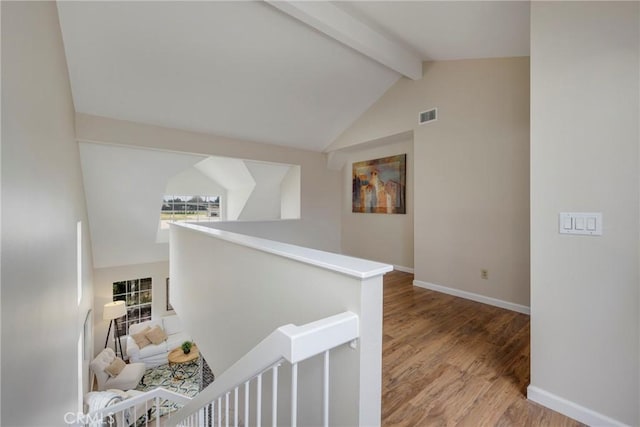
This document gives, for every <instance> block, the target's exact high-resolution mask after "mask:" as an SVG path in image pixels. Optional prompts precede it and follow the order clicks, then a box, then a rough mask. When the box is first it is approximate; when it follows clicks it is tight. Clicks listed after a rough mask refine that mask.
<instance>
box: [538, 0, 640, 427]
mask: <svg viewBox="0 0 640 427" xmlns="http://www.w3.org/2000/svg"><path fill="white" fill-rule="evenodd" d="M639 36H640V3H638V2H589V1H585V2H532V3H531V385H530V391H531V392H530V394H529V397H530V398H531V399H532V400H535V401H537V402H540V403H542V404H545V405H547V406H550V407H552V408H554V409H556V410H557V411H560V412H563V413H565V414H568V415H570V416H573V417H574V418H576V419H578V420H579V421H582V422H584V423H588V424H592V425H612V423H611V420H612V419H613V420H615V421H616V422H617V423H620V424H626V425H630V426H637V425H640V413H639V410H640V409H639V408H640V404H639V402H640V390H639V389H640V366H639V365H640V362H639V361H640V351H639V346H640V344H639V340H640V292H639V279H640V277H639V250H638V247H639V244H640V240H639V234H638V233H639V232H640V230H639V220H638V219H639V218H640V209H639V203H640V197H639V193H640V185H639V177H640V166H639V158H638V156H639V154H640V150H639V147H638V146H639V137H640V133H639V129H638V124H639V117H640V93H639V90H640V84H639V83H640V82H639V80H640V40H639ZM559 212H602V216H603V234H602V236H578V235H560V234H559V233H558V214H559Z"/></svg>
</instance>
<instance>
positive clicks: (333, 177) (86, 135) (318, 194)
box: [76, 114, 340, 252]
mask: <svg viewBox="0 0 640 427" xmlns="http://www.w3.org/2000/svg"><path fill="white" fill-rule="evenodd" d="M76 134H77V137H78V139H79V140H81V141H89V142H104V143H110V144H124V145H129V146H136V147H147V148H155V149H162V150H171V151H179V152H187V153H192V154H204V155H215V156H222V157H234V158H238V159H245V160H259V161H265V162H274V163H284V164H291V165H299V166H300V168H301V170H300V173H301V190H300V191H301V200H300V210H301V214H300V216H301V220H300V224H301V231H302V232H303V234H304V236H303V237H304V239H303V240H309V241H313V242H315V244H314V247H315V248H318V249H323V250H329V251H333V252H339V251H340V192H339V189H340V173H339V172H337V171H333V170H329V169H327V167H326V162H327V159H326V155H324V154H322V153H317V152H312V151H304V150H295V149H292V148H289V147H280V146H276V145H268V144H259V143H255V142H250V141H243V140H235V139H230V138H224V137H219V136H215V135H207V134H200V133H194V132H187V131H182V130H177V129H169V128H162V127H158V126H151V125H144V124H140V123H133V122H127V121H122V120H114V119H107V118H103V117H96V116H89V115H86V114H77V115H76ZM265 227H267V228H268V225H265Z"/></svg>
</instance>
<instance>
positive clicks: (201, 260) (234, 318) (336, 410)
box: [171, 221, 390, 426]
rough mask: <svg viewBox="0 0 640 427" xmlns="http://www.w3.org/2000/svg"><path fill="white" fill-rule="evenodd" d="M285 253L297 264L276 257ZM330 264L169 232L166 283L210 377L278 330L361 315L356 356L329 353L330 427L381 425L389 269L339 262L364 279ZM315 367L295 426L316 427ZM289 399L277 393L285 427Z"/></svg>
mask: <svg viewBox="0 0 640 427" xmlns="http://www.w3.org/2000/svg"><path fill="white" fill-rule="evenodd" d="M279 223H289V224H295V223H296V222H295V221H281V222H279ZM289 251H290V252H291V253H293V254H295V255H296V256H298V258H297V259H296V258H294V259H292V258H288V257H285V256H282V255H281V254H283V253H285V252H289ZM308 258H314V259H317V260H319V261H320V265H322V267H320V266H317V265H310V264H307V263H305V262H304V261H301V260H303V259H308ZM331 264H335V257H331V256H328V255H327V254H315V256H314V254H311V255H310V254H309V253H308V252H305V251H300V249H298V250H290V249H288V248H282V247H281V246H278V250H277V251H276V253H272V252H267V251H263V250H260V249H257V246H252V247H249V246H244V245H242V244H238V243H235V242H230V241H225V240H223V239H219V238H216V237H213V236H211V235H208V234H205V233H202V232H199V231H194V230H190V229H186V228H183V227H179V226H172V227H171V280H172V281H173V284H174V285H175V288H174V289H175V290H174V291H173V292H174V293H173V295H174V297H175V298H172V300H173V301H174V306H175V309H176V312H177V313H178V315H179V316H180V317H181V319H182V320H183V323H184V324H185V326H186V327H187V328H189V332H190V333H191V335H192V336H193V338H194V340H195V341H197V342H198V346H199V348H200V349H201V350H202V354H203V355H204V357H205V359H206V360H207V362H208V364H209V366H210V367H211V369H212V371H213V372H214V373H215V374H220V373H222V372H224V371H225V370H226V369H227V368H228V367H229V366H231V365H232V364H233V363H234V362H235V361H237V360H238V359H239V358H240V357H241V356H243V355H244V354H245V353H246V352H247V351H249V350H250V349H252V348H253V347H254V346H255V345H257V344H258V343H259V342H260V341H261V340H262V339H264V338H265V337H266V336H268V335H269V334H270V333H271V332H273V331H274V330H275V329H276V328H278V327H280V326H283V325H286V324H289V323H293V324H296V325H302V324H305V323H308V322H312V321H315V320H320V319H322V318H324V317H327V316H331V315H334V314H338V313H342V312H344V311H347V310H348V311H352V312H354V313H356V314H357V315H358V316H359V321H360V324H359V333H360V338H359V340H358V345H357V348H356V349H351V348H349V347H348V346H342V347H340V348H338V349H336V351H333V352H332V353H331V362H330V364H331V371H330V375H331V377H330V387H331V393H330V404H329V406H330V408H331V409H330V411H331V419H330V422H329V425H332V426H333V425H336V426H338V425H343V426H357V425H362V426H375V425H380V399H381V377H382V374H381V364H382V361H381V358H382V275H381V273H380V272H381V271H385V270H387V268H390V266H386V265H382V264H379V263H368V262H363V261H359V262H356V263H353V262H352V261H349V262H348V263H346V262H345V263H343V264H342V265H343V266H344V265H347V264H348V265H349V266H350V267H351V268H353V269H357V270H358V271H359V273H362V275H365V276H369V274H370V276H369V277H368V278H367V279H361V278H360V277H356V276H357V275H347V274H342V273H338V272H336V271H333V270H331V269H329V268H326V267H325V266H327V265H331ZM249 266H250V268H248V267H249ZM375 271H377V273H375ZM365 273H366V274H365ZM315 362H316V364H315V365H312V367H313V368H314V369H313V370H311V371H309V370H308V369H309V368H308V366H309V365H306V366H305V365H302V366H303V368H302V369H304V373H303V374H302V375H301V377H300V384H299V387H300V389H299V394H298V399H299V407H298V416H299V418H298V422H299V425H305V426H308V425H320V424H321V411H320V408H321V405H320V404H319V402H321V399H322V398H321V393H320V392H321V386H320V384H321V381H322V380H321V375H320V372H321V369H322V368H321V366H322V365H321V363H320V362H321V360H317V359H316V361H315ZM286 371H287V366H286V365H283V369H281V370H280V375H282V376H281V377H280V379H279V381H278V382H279V384H287V383H288V381H287V380H286ZM266 380H267V381H268V379H266ZM314 386H315V387H314ZM252 387H254V386H252ZM268 390H269V388H268V385H265V392H264V394H267V397H265V399H266V400H265V402H269V401H270V399H269V397H268ZM289 402H290V399H288V398H287V394H286V393H282V394H280V393H279V395H278V403H279V411H278V415H279V421H280V422H279V424H281V425H290V419H289V418H288V417H289V413H290V410H288V408H287V407H288V405H289ZM269 407H270V405H263V410H264V411H265V412H264V413H263V419H269V416H268V412H267V411H269Z"/></svg>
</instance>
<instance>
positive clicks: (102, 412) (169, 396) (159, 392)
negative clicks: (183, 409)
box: [83, 387, 191, 426]
mask: <svg viewBox="0 0 640 427" xmlns="http://www.w3.org/2000/svg"><path fill="white" fill-rule="evenodd" d="M164 400H167V401H170V402H173V403H177V404H180V405H186V404H187V403H188V402H189V401H190V400H191V398H190V397H188V396H185V395H182V394H178V393H175V392H173V391H170V390H167V389H164V388H162V387H158V388H155V389H153V390H150V391H147V392H145V393H141V394H139V395H137V396H134V397H130V398H127V399H125V400H123V401H121V402H118V403H116V404H115V405H110V406H107V407H106V408H102V409H98V410H95V411H92V412H89V413H87V414H84V415H83V417H84V419H85V420H87V422H86V424H91V425H93V424H94V423H95V422H96V420H99V419H106V418H108V417H110V416H115V417H123V419H124V417H125V413H126V411H131V412H130V414H131V415H132V416H131V417H129V418H130V419H131V420H137V419H138V418H139V417H140V416H142V415H144V414H147V413H148V411H149V409H151V408H149V402H153V407H154V408H155V414H156V418H155V425H156V426H159V425H160V417H159V416H158V414H159V413H160V403H161V401H164ZM139 405H144V414H138V411H137V409H136V408H137V406H139Z"/></svg>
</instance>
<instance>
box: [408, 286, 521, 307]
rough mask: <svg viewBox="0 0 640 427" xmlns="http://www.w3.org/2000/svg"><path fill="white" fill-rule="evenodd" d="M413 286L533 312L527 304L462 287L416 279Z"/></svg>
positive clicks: (496, 305)
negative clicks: (468, 290)
mask: <svg viewBox="0 0 640 427" xmlns="http://www.w3.org/2000/svg"><path fill="white" fill-rule="evenodd" d="M413 286H418V287H420V288H425V289H430V290H432V291H436V292H442V293H443V294H449V295H453V296H455V297H460V298H464V299H470V300H471V301H476V302H481V303H483V304H489V305H493V306H495V307H500V308H505V309H507V310H511V311H516V312H518V313H522V314H531V309H530V308H529V307H527V306H526V305H521V304H516V303H513V302H509V301H503V300H501V299H497V298H491V297H487V296H484V295H480V294H474V293H473V292H467V291H462V290H460V289H454V288H448V287H446V286H441V285H434V284H433V283H429V282H423V281H421V280H414V281H413Z"/></svg>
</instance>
